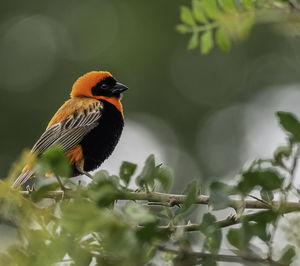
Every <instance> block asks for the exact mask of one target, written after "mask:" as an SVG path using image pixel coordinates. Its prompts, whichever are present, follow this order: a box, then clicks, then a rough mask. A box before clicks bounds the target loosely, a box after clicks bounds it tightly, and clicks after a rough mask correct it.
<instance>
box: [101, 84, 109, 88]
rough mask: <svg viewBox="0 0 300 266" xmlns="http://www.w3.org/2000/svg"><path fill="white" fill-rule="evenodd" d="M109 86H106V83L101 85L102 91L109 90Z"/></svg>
mask: <svg viewBox="0 0 300 266" xmlns="http://www.w3.org/2000/svg"><path fill="white" fill-rule="evenodd" d="M108 87H109V86H108V84H106V83H103V84H101V89H108Z"/></svg>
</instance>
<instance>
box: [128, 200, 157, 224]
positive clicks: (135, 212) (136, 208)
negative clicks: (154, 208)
mask: <svg viewBox="0 0 300 266" xmlns="http://www.w3.org/2000/svg"><path fill="white" fill-rule="evenodd" d="M125 213H126V214H127V215H128V216H129V217H130V219H132V220H133V221H134V222H135V223H137V224H139V225H145V224H150V223H151V224H153V223H156V217H155V216H154V215H153V214H152V213H150V212H149V211H148V210H147V209H146V208H144V207H142V206H141V205H140V204H137V203H134V202H130V203H128V204H127V205H126V208H125Z"/></svg>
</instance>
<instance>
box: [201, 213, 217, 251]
mask: <svg viewBox="0 0 300 266" xmlns="http://www.w3.org/2000/svg"><path fill="white" fill-rule="evenodd" d="M216 222H217V219H216V217H215V216H214V215H212V214H211V213H206V214H204V215H203V219H202V222H201V225H200V228H199V229H200V231H201V232H202V234H204V235H205V237H206V239H205V241H204V247H205V248H206V249H207V250H209V251H211V252H216V251H218V250H219V249H220V246H221V242H222V232H221V229H220V227H219V226H218V224H217V223H216Z"/></svg>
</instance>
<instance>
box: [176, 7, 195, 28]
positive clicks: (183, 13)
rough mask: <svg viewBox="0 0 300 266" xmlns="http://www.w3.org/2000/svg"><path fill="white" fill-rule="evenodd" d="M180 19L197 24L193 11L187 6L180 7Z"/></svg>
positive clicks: (193, 24) (186, 22) (189, 23)
mask: <svg viewBox="0 0 300 266" xmlns="http://www.w3.org/2000/svg"><path fill="white" fill-rule="evenodd" d="M180 19H181V21H182V22H183V23H185V24H187V25H190V26H196V22H195V20H194V17H193V14H192V11H191V10H190V9H189V8H188V7H187V6H181V8H180Z"/></svg>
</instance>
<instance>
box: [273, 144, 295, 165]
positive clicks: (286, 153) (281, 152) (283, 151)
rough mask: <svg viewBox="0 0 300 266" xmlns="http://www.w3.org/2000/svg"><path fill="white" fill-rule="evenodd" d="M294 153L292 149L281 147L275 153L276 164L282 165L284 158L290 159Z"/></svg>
mask: <svg viewBox="0 0 300 266" xmlns="http://www.w3.org/2000/svg"><path fill="white" fill-rule="evenodd" d="M291 153H292V147H286V146H280V147H278V148H277V149H276V150H275V152H274V155H273V157H274V160H275V162H276V163H279V164H282V157H285V158H288V157H290V155H291Z"/></svg>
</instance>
